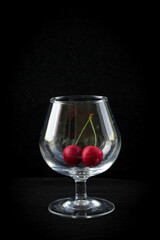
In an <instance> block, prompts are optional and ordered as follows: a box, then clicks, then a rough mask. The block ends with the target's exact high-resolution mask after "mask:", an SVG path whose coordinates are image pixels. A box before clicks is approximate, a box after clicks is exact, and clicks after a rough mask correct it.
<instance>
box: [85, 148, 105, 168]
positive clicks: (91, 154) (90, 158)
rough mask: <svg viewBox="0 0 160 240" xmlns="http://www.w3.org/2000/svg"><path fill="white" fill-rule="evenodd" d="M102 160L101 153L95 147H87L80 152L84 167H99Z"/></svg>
mask: <svg viewBox="0 0 160 240" xmlns="http://www.w3.org/2000/svg"><path fill="white" fill-rule="evenodd" d="M102 159H103V152H102V150H101V149H100V148H98V147H95V146H87V147H85V148H84V149H83V151H82V161H83V164H84V165H85V166H86V167H94V166H97V165H99V164H100V163H101V162H102Z"/></svg>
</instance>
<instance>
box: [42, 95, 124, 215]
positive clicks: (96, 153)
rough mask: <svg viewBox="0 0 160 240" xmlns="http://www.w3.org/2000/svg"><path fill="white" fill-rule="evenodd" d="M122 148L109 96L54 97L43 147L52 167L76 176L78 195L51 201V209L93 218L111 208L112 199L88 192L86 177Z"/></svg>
mask: <svg viewBox="0 0 160 240" xmlns="http://www.w3.org/2000/svg"><path fill="white" fill-rule="evenodd" d="M120 148H121V136H120V133H119V130H118V128H117V125H116V123H115V120H114V117H113V114H112V112H111V108H110V106H109V103H108V99H107V97H104V96H95V95H75V96H59V97H53V98H51V99H50V106H49V110H48V113H47V116H46V119H45V122H44V126H43V129H42V131H41V136H40V151H41V154H42V157H43V158H44V160H45V161H46V163H47V164H48V166H49V167H50V168H52V169H53V170H54V171H56V172H58V173H60V174H63V175H66V176H70V177H72V178H73V179H74V181H75V196H74V197H68V198H62V199H58V200H55V201H53V202H51V203H50V204H49V206H48V209H49V211H50V212H51V213H53V214H56V215H59V216H64V217H70V218H93V217H98V216H102V215H105V214H108V213H110V212H112V211H113V210H114V208H115V206H114V204H113V203H112V202H110V201H108V200H105V199H101V198H97V197H88V196H87V189H86V181H87V179H88V178H89V177H92V176H95V175H97V174H100V173H103V172H104V171H106V170H107V169H108V168H110V167H111V165H112V164H113V163H114V161H115V160H116V158H117V157H118V154H119V152H120Z"/></svg>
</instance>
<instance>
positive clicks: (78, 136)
mask: <svg viewBox="0 0 160 240" xmlns="http://www.w3.org/2000/svg"><path fill="white" fill-rule="evenodd" d="M88 123H89V119H88V120H87V122H86V124H85V125H84V127H83V129H82V131H81V132H80V134H79V136H78V138H77V140H76V142H75V144H74V145H77V143H78V141H79V139H80V137H81V135H82V133H83V132H84V129H85V128H86V127H87V125H88Z"/></svg>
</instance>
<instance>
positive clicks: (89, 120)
mask: <svg viewBox="0 0 160 240" xmlns="http://www.w3.org/2000/svg"><path fill="white" fill-rule="evenodd" d="M92 117H93V114H90V115H89V118H88V120H87V122H86V124H85V125H84V127H83V128H82V131H81V132H80V134H79V136H78V138H77V140H76V142H75V145H77V144H78V141H79V139H80V137H81V135H82V133H83V132H84V130H85V128H86V127H87V125H88V123H89V122H90V124H91V126H92V130H93V133H94V138H95V143H94V146H95V147H96V145H97V136H96V131H95V128H94V126H93V122H92Z"/></svg>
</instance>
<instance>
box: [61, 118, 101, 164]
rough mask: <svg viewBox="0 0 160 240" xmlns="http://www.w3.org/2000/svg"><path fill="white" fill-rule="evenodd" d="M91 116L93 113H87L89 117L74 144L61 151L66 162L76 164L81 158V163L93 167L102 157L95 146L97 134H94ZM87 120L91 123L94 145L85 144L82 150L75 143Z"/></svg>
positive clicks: (99, 150)
mask: <svg viewBox="0 0 160 240" xmlns="http://www.w3.org/2000/svg"><path fill="white" fill-rule="evenodd" d="M92 117H93V114H92V113H91V114H90V115H89V118H88V120H87V122H86V124H85V125H84V127H83V129H82V131H81V132H80V134H79V136H78V138H77V140H76V142H75V145H69V146H67V147H66V148H65V149H64V151H63V158H64V161H65V162H66V163H68V164H69V165H72V166H76V165H78V164H79V163H80V162H81V160H82V161H83V164H84V165H85V166H86V167H94V166H97V165H98V164H100V163H101V161H102V159H103V152H102V150H101V149H100V148H98V147H96V145H97V136H96V131H95V128H94V125H93V122H92ZM89 122H90V124H91V127H92V130H93V133H94V138H95V143H94V146H87V147H85V148H84V149H83V150H82V148H80V147H79V146H77V143H78V141H79V139H80V137H81V135H82V133H83V132H84V130H85V128H86V127H87V125H88V123H89Z"/></svg>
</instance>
